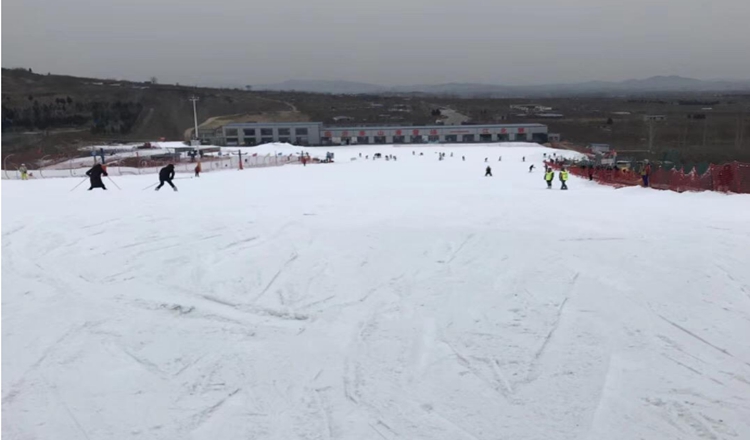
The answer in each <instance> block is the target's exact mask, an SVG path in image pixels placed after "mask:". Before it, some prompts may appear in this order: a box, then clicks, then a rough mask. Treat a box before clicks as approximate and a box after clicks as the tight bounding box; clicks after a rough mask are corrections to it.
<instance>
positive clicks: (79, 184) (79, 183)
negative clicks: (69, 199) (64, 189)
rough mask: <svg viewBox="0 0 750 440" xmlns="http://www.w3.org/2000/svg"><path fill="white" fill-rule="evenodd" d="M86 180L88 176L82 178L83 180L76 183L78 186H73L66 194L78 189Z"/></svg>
mask: <svg viewBox="0 0 750 440" xmlns="http://www.w3.org/2000/svg"><path fill="white" fill-rule="evenodd" d="M86 179H88V176H87V177H84V178H83V180H81V181H80V182H78V185H76V186H74V187H73V188H72V189H71V190H70V191H68V192H72V191H73V190H74V189H76V188H78V187H79V186H81V184H82V183H83V182H85V181H86Z"/></svg>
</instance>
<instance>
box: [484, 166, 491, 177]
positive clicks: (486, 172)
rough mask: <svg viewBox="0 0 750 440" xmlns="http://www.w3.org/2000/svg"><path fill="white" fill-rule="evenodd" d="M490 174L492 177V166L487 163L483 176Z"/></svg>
mask: <svg viewBox="0 0 750 440" xmlns="http://www.w3.org/2000/svg"><path fill="white" fill-rule="evenodd" d="M487 176H490V177H492V168H490V166H489V165H487V169H486V170H485V171H484V177H487Z"/></svg>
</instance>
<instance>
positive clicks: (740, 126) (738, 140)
mask: <svg viewBox="0 0 750 440" xmlns="http://www.w3.org/2000/svg"><path fill="white" fill-rule="evenodd" d="M744 137H745V108H744V107H743V108H742V111H741V112H740V117H739V119H737V134H736V135H735V137H734V144H735V148H736V149H737V150H741V149H742V144H743V143H744Z"/></svg>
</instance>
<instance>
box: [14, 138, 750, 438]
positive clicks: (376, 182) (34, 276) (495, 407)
mask: <svg viewBox="0 0 750 440" xmlns="http://www.w3.org/2000/svg"><path fill="white" fill-rule="evenodd" d="M412 150H414V151H416V155H412ZM323 151H325V150H323ZM334 151H335V153H336V159H337V163H335V164H321V165H315V166H307V167H302V166H287V167H278V168H264V169H252V170H245V171H242V172H239V171H236V172H226V173H211V174H207V175H205V176H203V177H201V178H199V179H182V180H177V181H176V182H175V183H176V184H177V185H178V186H179V189H180V191H179V192H177V193H174V192H172V191H171V190H169V188H168V187H166V188H164V189H163V190H162V191H161V192H154V191H151V190H147V191H142V188H144V187H146V186H148V185H149V184H152V183H154V176H132V177H122V178H118V179H117V183H118V184H119V185H120V187H122V190H117V189H116V188H114V187H112V185H110V190H109V191H106V192H105V191H99V190H97V191H92V192H87V191H85V185H82V186H81V187H79V188H78V190H76V191H74V192H69V190H70V188H71V187H72V183H74V182H71V181H70V180H65V179H50V180H34V181H26V182H21V181H5V182H3V189H2V198H3V200H2V207H3V218H2V232H3V238H2V246H3V248H2V257H3V258H2V275H3V277H2V293H3V297H2V306H3V309H2V321H3V322H2V324H3V325H2V342H3V349H4V350H3V357H2V367H3V375H2V386H3V390H2V402H3V403H2V409H3V414H2V419H3V430H2V434H3V439H9V440H10V439H32V438H38V439H52V438H54V439H124V438H143V439H169V440H173V439H208V438H215V439H279V440H281V439H357V440H364V439H373V440H382V439H388V440H390V439H425V440H427V439H430V440H436V439H437V440H442V439H444V440H457V439H513V440H525V439H529V440H531V439H538V440H542V439H543V440H552V439H554V440H561V439H571V440H573V439H575V440H585V439H589V440H600V439H608V440H613V439H615V440H617V439H621V440H633V439H648V440H651V439H654V440H657V439H658V440H668V439H674V440H677V439H679V440H685V439H748V438H750V343H749V342H748V337H749V336H750V271H749V270H748V268H750V197H749V196H747V195H732V196H727V195H722V194H716V193H684V194H677V193H673V192H665V191H653V190H647V189H642V188H625V189H619V190H616V189H613V188H610V187H606V186H599V185H597V184H595V183H590V182H588V181H583V180H580V179H576V178H572V180H571V181H570V185H569V186H570V190H569V191H567V192H564V191H560V190H559V189H558V188H559V182H558V181H557V180H556V181H555V189H554V190H546V189H545V184H544V182H543V180H542V173H541V169H540V168H541V160H542V153H543V152H551V151H552V150H546V149H543V148H541V147H516V148H512V147H484V148H483V147H468V146H444V147H398V148H395V147H349V148H336V149H335V150H334ZM437 151H446V152H450V151H452V152H453V153H454V157H452V158H451V157H447V158H446V160H444V161H438V159H437V154H436V152H437ZM360 152H361V153H362V154H363V156H364V155H370V158H372V154H373V153H374V152H381V153H383V154H384V155H385V154H396V155H397V156H398V161H397V162H394V161H388V162H386V161H385V160H378V161H373V160H364V158H362V159H360V158H359V153H360ZM419 152H423V153H424V156H419ZM462 155H463V156H466V161H463V160H461V157H460V156H462ZM500 155H502V157H503V160H502V162H498V156H500ZM522 156H526V159H527V161H526V162H525V163H524V162H522V160H521V157H522ZM485 157H487V158H489V162H490V165H491V166H492V172H493V174H494V177H491V178H490V177H484V170H485V166H486V164H485V163H484V158H485ZM351 158H356V159H357V160H354V161H352V160H350V159H351ZM532 162H533V163H535V164H537V169H536V170H534V172H532V173H529V171H528V166H529V165H530V163H532ZM105 182H106V181H105Z"/></svg>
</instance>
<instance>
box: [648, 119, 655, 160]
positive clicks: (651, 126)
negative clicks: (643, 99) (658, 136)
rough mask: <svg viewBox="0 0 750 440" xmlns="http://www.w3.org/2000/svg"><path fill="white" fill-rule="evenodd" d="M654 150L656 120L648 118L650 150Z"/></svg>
mask: <svg viewBox="0 0 750 440" xmlns="http://www.w3.org/2000/svg"><path fill="white" fill-rule="evenodd" d="M653 150H654V120H653V119H649V120H648V152H649V153H651V152H653Z"/></svg>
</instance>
